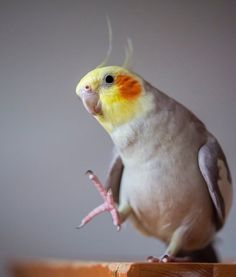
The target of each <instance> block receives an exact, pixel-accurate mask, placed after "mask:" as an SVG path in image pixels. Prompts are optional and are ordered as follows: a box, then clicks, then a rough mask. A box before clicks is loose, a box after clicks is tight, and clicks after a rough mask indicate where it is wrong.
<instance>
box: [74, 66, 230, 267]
mask: <svg viewBox="0 0 236 277" xmlns="http://www.w3.org/2000/svg"><path fill="white" fill-rule="evenodd" d="M76 93H77V95H78V96H79V98H80V99H81V100H82V103H83V105H84V107H85V109H86V110H87V111H88V113H89V114H90V115H92V116H93V117H94V118H95V119H96V120H97V121H98V122H99V123H100V124H101V125H102V126H103V127H104V129H105V131H106V132H107V133H108V134H109V135H110V137H111V139H112V141H113V143H114V157H113V160H112V162H111V165H110V168H109V171H108V177H107V181H106V185H105V186H104V185H103V183H102V182H101V181H100V180H99V178H98V177H97V176H96V175H95V174H94V173H93V172H92V171H91V170H88V172H87V174H88V176H89V178H90V179H91V180H92V182H93V183H94V185H95V186H96V187H97V189H98V190H99V192H100V194H101V196H102V197H103V199H104V203H103V204H101V205H100V206H99V207H97V208H95V209H94V210H93V211H92V212H91V213H89V214H88V215H87V216H86V217H85V218H84V219H83V220H82V222H81V224H80V226H79V227H80V228H81V227H83V226H84V225H85V224H87V223H88V222H89V221H90V220H92V218H94V217H95V216H96V215H98V214H100V213H102V212H104V211H109V212H110V213H111V215H112V218H113V223H114V225H115V226H116V227H117V229H118V230H120V228H121V225H122V223H123V222H124V221H125V220H127V219H129V220H131V222H132V223H133V224H134V226H135V227H136V228H137V229H138V230H139V231H141V232H142V233H143V234H145V235H148V236H151V237H155V238H157V239H159V240H160V241H162V242H164V243H165V244H166V250H165V252H164V253H163V255H161V256H160V257H156V256H155V255H154V256H150V257H149V258H148V261H150V262H173V261H181V259H183V260H185V259H186V260H190V261H193V262H218V261H219V257H218V253H217V252H216V250H215V248H214V240H215V237H216V234H217V232H218V231H219V230H221V229H222V227H223V226H224V224H225V222H226V219H227V217H228V214H229V211H230V208H231V205H232V189H233V188H232V180H231V175H230V170H229V166H228V163H227V160H226V157H225V154H224V152H223V150H222V148H221V146H220V144H219V142H218V141H217V139H216V138H215V136H214V135H213V134H212V133H211V132H210V131H208V129H207V127H206V126H205V124H204V123H203V122H202V121H201V120H200V119H198V117H197V116H196V115H195V114H194V113H193V112H192V111H190V110H189V109H188V108H186V107H185V106H184V105H182V104H181V103H179V102H178V101H176V100H174V99H173V98H172V97H170V96H169V95H167V94H166V93H164V92H162V91H161V90H159V89H157V88H155V87H154V86H153V85H151V84H150V83H149V82H148V81H146V80H145V79H144V78H143V77H141V76H140V75H138V74H137V73H135V72H133V71H132V70H131V69H129V68H127V67H124V66H115V65H110V66H107V65H102V66H99V67H97V68H95V69H93V70H91V71H90V72H88V73H87V74H86V75H85V76H84V77H83V78H82V79H81V80H80V81H79V83H78V85H77V87H76Z"/></svg>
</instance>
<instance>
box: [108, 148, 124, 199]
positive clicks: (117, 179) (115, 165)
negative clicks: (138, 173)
mask: <svg viewBox="0 0 236 277" xmlns="http://www.w3.org/2000/svg"><path fill="white" fill-rule="evenodd" d="M123 169H124V165H123V162H122V159H121V157H120V156H119V154H118V152H117V151H116V150H115V151H114V157H113V159H112V162H111V165H110V168H109V171H108V176H107V181H106V189H107V190H108V189H111V190H112V195H113V198H114V201H115V202H116V203H119V194H120V183H121V178H122V173H123Z"/></svg>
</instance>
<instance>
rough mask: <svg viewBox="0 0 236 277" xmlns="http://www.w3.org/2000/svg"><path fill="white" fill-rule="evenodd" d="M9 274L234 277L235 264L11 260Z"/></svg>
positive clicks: (35, 276) (23, 276)
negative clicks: (15, 261)
mask: <svg viewBox="0 0 236 277" xmlns="http://www.w3.org/2000/svg"><path fill="white" fill-rule="evenodd" d="M10 272H11V273H12V276H13V277H49V276H50V277H51V276H53V277H85V276H86V277H125V276H128V277H158V276H173V277H177V276H178V277H180V276H184V277H200V276H204V277H208V276H209V277H210V276H217V277H223V276H226V277H236V263H235V264H234V263H230V264H225V263H219V264H197V263H167V264H158V263H106V262H76V261H74V262H71V261H70V262H61V261H60V262H59V261H40V262H24V263H22V262H21V263H20V262H17V263H13V264H12V265H11V266H10Z"/></svg>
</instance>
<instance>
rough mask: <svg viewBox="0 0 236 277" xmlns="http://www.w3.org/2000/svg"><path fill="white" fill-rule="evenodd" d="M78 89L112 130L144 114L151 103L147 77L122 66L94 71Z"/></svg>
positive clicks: (89, 109)
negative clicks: (143, 78)
mask: <svg viewBox="0 0 236 277" xmlns="http://www.w3.org/2000/svg"><path fill="white" fill-rule="evenodd" d="M76 93H77V95H78V96H79V97H80V98H81V99H82V101H83V104H84V106H85V108H86V109H87V111H88V112H89V113H91V114H92V115H93V116H94V117H95V118H96V119H97V120H98V121H99V122H100V123H101V124H102V126H103V127H104V128H105V129H106V130H107V131H108V132H112V131H113V130H114V128H116V127H118V126H120V125H122V124H125V123H127V122H129V121H131V120H132V119H134V118H136V117H138V116H140V115H141V114H143V112H145V107H147V105H146V104H145V103H144V98H145V97H144V96H145V90H144V86H143V80H142V79H141V78H140V77H138V76H137V75H136V74H134V73H132V72H131V71H129V70H128V69H126V68H123V67H119V66H106V67H101V68H96V69H94V70H92V71H90V72H89V73H87V74H86V75H85V76H84V77H83V78H82V79H81V80H80V82H79V83H78V85H77V87H76Z"/></svg>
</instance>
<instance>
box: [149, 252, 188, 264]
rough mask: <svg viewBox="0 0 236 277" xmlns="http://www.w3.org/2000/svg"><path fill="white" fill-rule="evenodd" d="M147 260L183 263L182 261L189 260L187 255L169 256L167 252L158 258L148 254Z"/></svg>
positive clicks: (151, 261)
mask: <svg viewBox="0 0 236 277" xmlns="http://www.w3.org/2000/svg"><path fill="white" fill-rule="evenodd" d="M147 261H148V262H149V263H173V262H175V263H184V262H190V258H188V257H184V258H182V257H173V256H169V255H167V254H164V255H163V256H161V257H160V258H158V257H154V256H150V257H148V258H147Z"/></svg>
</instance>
